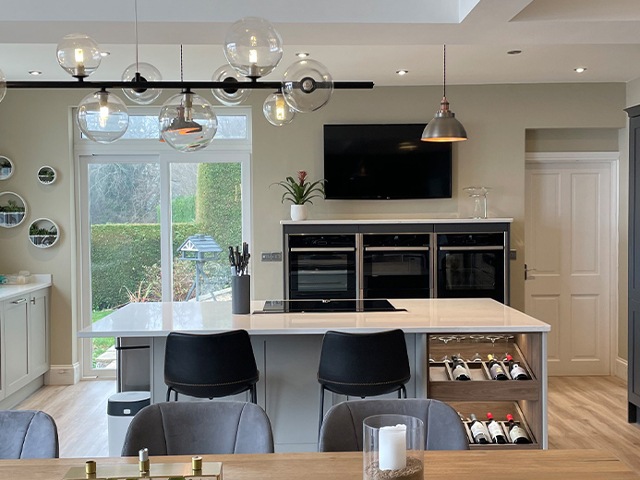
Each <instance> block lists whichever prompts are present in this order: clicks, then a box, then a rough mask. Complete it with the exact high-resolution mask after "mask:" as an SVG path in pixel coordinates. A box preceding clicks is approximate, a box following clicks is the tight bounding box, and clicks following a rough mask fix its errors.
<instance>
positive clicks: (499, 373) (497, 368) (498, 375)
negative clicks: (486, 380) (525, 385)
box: [487, 354, 509, 380]
mask: <svg viewBox="0 0 640 480" xmlns="http://www.w3.org/2000/svg"><path fill="white" fill-rule="evenodd" d="M487 358H488V359H489V364H488V366H489V373H490V374H491V378H493V379H494V380H508V379H509V378H508V377H507V374H506V373H504V368H502V365H500V364H499V363H498V361H497V360H496V359H495V358H493V355H491V354H489V355H488V356H487Z"/></svg>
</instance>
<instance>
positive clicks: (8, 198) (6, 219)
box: [0, 192, 27, 228]
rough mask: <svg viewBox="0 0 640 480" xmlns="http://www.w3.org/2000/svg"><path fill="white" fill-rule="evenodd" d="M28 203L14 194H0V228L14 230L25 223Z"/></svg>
mask: <svg viewBox="0 0 640 480" xmlns="http://www.w3.org/2000/svg"><path fill="white" fill-rule="evenodd" d="M26 216H27V203H26V202H25V201H24V199H23V198H22V197H21V196H20V195H18V194H17V193H14V192H1V193H0V227H5V228H13V227H17V226H18V225H20V224H21V223H22V222H24V219H25V218H26Z"/></svg>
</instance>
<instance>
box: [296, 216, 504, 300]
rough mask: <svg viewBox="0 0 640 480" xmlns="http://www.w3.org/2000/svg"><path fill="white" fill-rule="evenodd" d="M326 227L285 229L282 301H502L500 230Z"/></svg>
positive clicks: (502, 241) (416, 227)
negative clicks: (440, 299) (283, 297)
mask: <svg viewBox="0 0 640 480" xmlns="http://www.w3.org/2000/svg"><path fill="white" fill-rule="evenodd" d="M296 227H297V226H296ZM331 227H332V228H329V227H322V226H320V225H315V226H313V227H311V226H310V227H309V228H308V230H309V231H301V230H300V228H299V227H297V228H291V229H287V228H285V236H284V247H285V252H286V253H285V296H286V299H288V300H296V299H381V298H472V297H488V298H493V299H495V300H498V301H499V302H502V303H505V304H508V302H509V285H508V284H509V282H508V278H509V268H508V267H509V264H508V262H509V258H508V252H509V229H508V225H507V227H506V228H503V229H501V231H495V227H494V230H493V231H491V226H488V227H487V226H485V228H484V229H483V228H478V227H477V225H476V226H474V228H469V227H467V226H466V225H465V224H452V225H437V224H436V225H431V226H426V225H395V226H394V225H384V226H381V225H376V226H368V227H365V228H363V227H358V228H353V227H352V228H351V229H349V228H344V227H336V226H335V225H333V226H331ZM393 227H395V228H393Z"/></svg>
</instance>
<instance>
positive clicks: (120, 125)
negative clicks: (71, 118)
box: [76, 90, 129, 143]
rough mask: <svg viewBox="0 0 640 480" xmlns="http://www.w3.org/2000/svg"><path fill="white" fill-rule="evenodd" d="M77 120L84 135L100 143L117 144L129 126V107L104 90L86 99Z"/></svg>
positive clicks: (82, 102) (81, 105)
mask: <svg viewBox="0 0 640 480" xmlns="http://www.w3.org/2000/svg"><path fill="white" fill-rule="evenodd" d="M76 118H77V120H78V126H79V127H80V130H81V131H82V133H84V134H85V135H86V136H87V137H88V138H89V139H90V140H93V141H94V142H98V143H112V142H115V141H116V140H118V139H119V138H120V137H122V136H123V135H124V134H125V132H126V131H127V128H128V126H129V112H128V111H127V106H126V105H125V104H124V102H123V101H122V100H121V99H120V98H118V97H117V96H116V95H114V94H113V93H109V92H107V91H104V90H100V91H98V92H95V93H91V94H89V95H87V96H86V97H84V98H83V99H82V101H81V102H80V105H79V106H78V114H77V117H76Z"/></svg>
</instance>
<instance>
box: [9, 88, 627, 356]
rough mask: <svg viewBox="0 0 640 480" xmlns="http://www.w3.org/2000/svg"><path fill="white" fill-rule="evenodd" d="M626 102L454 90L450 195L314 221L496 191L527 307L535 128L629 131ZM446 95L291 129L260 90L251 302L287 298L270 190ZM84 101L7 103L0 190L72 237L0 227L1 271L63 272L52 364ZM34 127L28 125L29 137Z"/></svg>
mask: <svg viewBox="0 0 640 480" xmlns="http://www.w3.org/2000/svg"><path fill="white" fill-rule="evenodd" d="M625 94H626V91H625V85H624V84H581V85H501V86H459V87H456V86H452V87H449V88H448V97H449V100H450V102H451V108H452V110H453V111H454V112H455V113H456V115H457V117H458V118H459V119H460V120H461V121H462V123H463V124H464V126H465V128H466V129H467V132H468V133H469V141H467V142H463V143H461V144H458V145H456V146H455V147H454V183H453V188H454V196H453V198H452V199H447V200H411V201H409V200H407V201H404V200H398V201H337V200H333V201H324V200H318V201H317V202H315V205H313V206H311V213H310V216H311V218H316V219H320V218H412V217H413V218H428V217H452V216H453V217H457V216H460V217H464V216H467V215H468V214H469V212H470V207H471V205H470V202H469V200H468V198H467V197H466V195H464V194H463V193H462V188H463V187H466V186H469V185H474V184H482V185H487V186H490V187H492V191H491V193H490V195H489V213H490V215H491V216H494V217H495V216H500V217H513V218H514V223H513V228H512V234H513V235H512V246H513V248H516V249H517V250H518V260H516V261H514V262H513V263H512V284H511V287H512V304H513V305H514V306H515V307H516V308H522V306H523V303H524V301H523V295H524V286H523V281H522V278H523V253H524V250H523V248H524V197H523V191H524V157H525V151H526V141H525V140H526V132H527V131H528V130H540V129H543V130H547V129H548V130H556V129H570V131H573V132H580V131H581V130H583V129H597V130H598V131H607V130H610V129H620V128H623V127H624V126H625V124H626V115H625V114H624V112H623V110H622V109H623V108H624V106H625V99H626V97H625ZM440 95H441V89H440V88H439V87H424V88H422V87H406V88H389V87H379V88H375V89H374V90H371V91H336V92H335V93H334V96H333V98H332V99H331V101H330V102H329V104H328V105H327V106H326V107H325V108H323V109H321V110H320V111H318V112H315V113H310V114H299V115H298V116H297V118H296V119H295V121H294V122H293V123H292V124H291V125H288V126H286V127H283V128H276V127H273V126H271V125H270V124H268V123H267V122H266V121H265V120H264V119H263V117H262V114H261V104H262V101H263V100H264V98H265V96H266V92H260V91H256V92H253V93H252V95H251V97H250V103H251V104H252V105H253V107H254V108H253V111H254V119H253V157H252V212H251V214H252V239H251V245H252V250H253V257H252V258H253V259H255V261H254V262H253V265H252V272H251V273H252V280H253V294H252V296H253V298H278V297H281V296H282V294H283V292H282V287H281V280H282V264H280V263H261V262H260V261H259V258H260V255H259V253H260V252H265V251H281V250H282V245H281V227H280V224H279V222H280V220H282V219H286V218H288V214H289V206H288V205H282V204H280V196H281V192H280V191H279V190H278V189H277V188H269V185H270V184H272V183H273V182H275V181H278V180H281V179H282V178H284V177H285V176H287V175H292V174H295V172H296V171H297V170H302V169H304V170H307V171H308V172H309V174H310V176H311V177H312V178H313V179H317V178H320V177H321V176H322V125H323V124H325V123H355V122H360V123H385V122H388V123H398V122H420V123H422V122H427V121H428V120H430V119H431V118H432V116H433V114H434V113H435V111H436V109H437V107H438V104H439V101H440ZM82 96H83V95H82V92H68V91H56V92H52V93H51V94H48V93H45V92H35V91H14V90H12V91H9V93H8V95H7V97H6V98H5V100H4V101H3V102H2V103H1V104H0V132H2V133H1V135H0V154H4V155H7V156H9V157H11V158H12V159H13V160H14V162H15V163H16V175H15V176H14V177H12V178H11V179H9V180H7V181H4V182H0V190H2V191H4V190H15V191H17V192H18V193H20V194H21V195H22V196H23V197H25V199H26V200H27V202H28V203H29V206H30V212H29V220H33V219H35V218H37V217H40V216H46V217H50V218H52V219H54V220H55V221H56V222H58V224H59V225H60V228H61V230H62V238H61V241H60V243H59V244H58V245H56V246H55V247H53V248H52V249H49V250H37V249H35V248H33V247H31V246H30V245H29V242H28V239H27V226H26V225H21V226H20V227H17V228H15V229H0V252H1V254H0V272H11V271H16V270H19V269H29V270H31V271H33V272H42V273H45V272H52V273H53V274H54V282H55V284H56V287H55V289H54V294H53V297H52V313H53V329H54V332H53V337H52V338H53V342H52V362H53V363H54V364H69V363H71V362H72V361H75V360H76V359H77V354H76V352H75V343H76V342H75V341H74V332H75V330H76V327H75V320H73V319H72V316H73V313H72V312H73V309H72V303H73V301H74V295H73V294H72V292H73V291H74V288H75V286H74V285H73V283H72V276H71V272H72V271H73V270H74V261H75V258H76V255H77V253H76V251H75V246H74V243H73V223H72V220H71V218H72V215H71V214H72V212H73V195H72V191H73V184H72V170H71V168H70V165H71V154H70V147H69V145H70V133H69V131H70V130H69V107H70V106H71V105H74V104H77V103H78V102H79V100H80V99H81V97H82ZM24 125H28V130H26V129H25V127H24ZM604 137H605V138H603V140H602V142H595V143H590V144H589V148H593V149H594V150H608V149H609V148H610V147H611V140H610V136H609V135H604ZM576 141H577V143H581V142H580V141H579V140H576ZM585 148H586V147H585ZM44 164H49V165H51V166H53V167H54V168H56V169H57V170H58V171H59V172H60V173H61V178H60V181H58V182H56V184H54V185H52V186H50V187H42V186H40V185H39V184H38V183H37V181H36V179H35V172H36V170H37V168H38V167H39V166H41V165H44ZM390 168H392V166H390ZM407 181H411V172H407ZM624 181H626V180H624ZM625 328H626V325H625ZM625 341H626V340H625Z"/></svg>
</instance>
